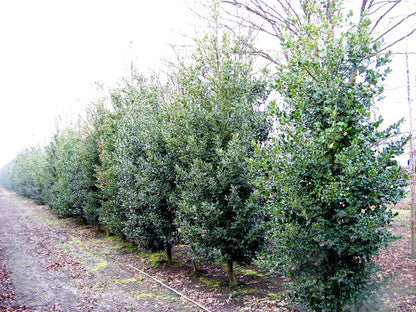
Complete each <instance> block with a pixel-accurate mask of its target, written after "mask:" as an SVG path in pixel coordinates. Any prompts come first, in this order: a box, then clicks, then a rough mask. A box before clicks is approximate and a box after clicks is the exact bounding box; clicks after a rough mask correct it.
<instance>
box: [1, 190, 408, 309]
mask: <svg viewBox="0 0 416 312" xmlns="http://www.w3.org/2000/svg"><path fill="white" fill-rule="evenodd" d="M408 206H409V205H408V202H406V200H404V201H402V202H401V203H399V204H398V205H396V206H395V209H396V211H399V212H403V213H400V215H399V217H397V219H396V220H395V222H394V225H393V226H392V227H391V228H390V230H391V231H392V232H393V233H394V234H395V235H401V239H399V240H397V241H395V242H393V243H391V244H390V245H389V248H387V249H385V250H381V251H380V257H379V258H378V259H377V261H376V262H377V263H378V264H379V265H380V267H381V271H380V272H379V273H380V274H382V275H384V276H390V277H389V279H388V280H387V282H386V284H385V285H383V287H382V288H381V289H380V291H379V293H378V296H376V297H375V298H370V300H369V301H368V302H367V303H365V306H364V307H365V309H363V311H375V310H376V308H375V307H379V308H380V309H379V311H386V312H387V311H393V312H398V311H400V312H416V260H414V259H409V240H410V234H409V231H408V227H409V220H410V219H409V213H408V210H407V211H406V209H408ZM135 250H136V248H135V246H133V245H132V244H129V243H127V242H122V241H120V240H119V239H117V238H116V237H111V236H110V237H105V236H104V235H103V234H97V233H96V232H95V231H94V229H93V228H92V227H91V226H86V225H83V224H82V223H80V222H77V220H75V219H71V218H61V217H59V216H57V215H55V214H54V213H52V212H51V210H50V208H49V207H46V206H39V205H35V204H34V203H33V201H31V200H28V199H24V198H21V197H18V196H17V195H15V194H14V193H12V192H8V191H6V190H4V189H2V188H0V312H2V311H7V312H12V311H13V312H17V311H82V312H84V311H143V312H147V311H150V312H152V311H161V312H163V311H181V312H187V311H189V312H196V311H202V310H201V309H200V308H198V307H197V306H196V305H194V304H192V303H190V302H189V301H187V300H185V299H183V298H181V297H179V296H178V295H176V294H174V293H173V292H171V291H169V290H167V289H166V288H163V287H161V286H160V285H159V284H157V283H156V282H154V281H153V280H151V279H149V278H147V277H145V276H144V275H142V274H141V273H139V272H137V271H135V270H134V269H132V267H131V266H134V267H136V268H139V269H142V270H144V271H146V272H147V273H149V274H151V275H152V276H155V277H157V278H158V279H159V280H161V281H163V282H164V283H165V284H168V285H169V286H170V287H173V288H175V289H177V290H178V291H180V292H181V293H184V294H185V295H187V296H188V297H190V298H191V299H193V300H195V301H196V302H198V303H200V304H202V305H203V306H205V307H207V308H209V310H210V311H212V312H234V311H251V312H254V311H262V312H276V311H278V312H283V311H296V309H292V308H291V307H290V306H289V305H288V303H287V300H286V298H285V288H284V279H283V277H281V276H280V277H279V276H274V277H270V276H268V275H266V274H263V273H264V272H263V271H259V268H258V267H256V266H254V265H253V266H249V267H241V266H237V265H236V272H237V278H238V280H239V283H240V285H239V287H238V289H235V290H231V289H229V288H228V286H227V278H226V275H225V273H224V270H223V268H222V266H221V265H218V264H205V265H204V266H203V270H202V272H201V273H200V274H199V275H194V274H192V262H191V261H190V260H189V259H188V257H187V254H186V247H185V246H177V247H175V248H174V259H176V262H175V264H174V265H172V266H165V265H166V263H164V261H163V260H161V259H163V255H161V254H146V253H139V252H137V251H135Z"/></svg>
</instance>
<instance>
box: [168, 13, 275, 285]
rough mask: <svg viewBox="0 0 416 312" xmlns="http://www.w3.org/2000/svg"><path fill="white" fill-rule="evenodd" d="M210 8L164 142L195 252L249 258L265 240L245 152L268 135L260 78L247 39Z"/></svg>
mask: <svg viewBox="0 0 416 312" xmlns="http://www.w3.org/2000/svg"><path fill="white" fill-rule="evenodd" d="M217 18H218V16H217V11H215V10H214V28H213V31H212V32H211V33H210V34H208V35H206V36H205V37H204V38H203V39H202V40H201V41H200V42H198V48H197V51H196V53H195V54H194V56H193V62H192V64H191V65H189V66H186V67H184V68H183V69H182V70H181V72H180V74H179V78H178V86H179V88H178V89H179V92H178V95H177V98H176V100H175V101H174V103H173V105H172V108H171V112H172V121H173V122H174V123H175V125H172V126H171V127H172V128H171V130H170V134H169V138H168V142H169V145H170V146H171V147H172V148H173V149H175V148H176V152H177V154H178V155H180V158H181V159H180V160H181V162H180V164H179V165H178V166H177V172H178V185H179V188H180V195H179V198H180V201H179V205H180V208H179V210H178V217H177V225H178V230H179V232H180V235H181V237H182V238H183V239H184V240H185V241H186V243H187V244H189V245H190V247H191V248H190V250H191V256H192V258H193V259H194V260H214V261H217V262H223V263H226V270H227V272H228V276H229V282H230V285H231V286H235V285H236V284H237V281H236V278H235V274H234V269H233V263H234V262H238V263H242V264H247V263H250V262H251V261H252V260H253V259H254V258H255V255H256V252H258V251H259V250H260V249H261V247H262V245H263V228H262V223H263V222H264V218H265V215H264V212H263V209H262V206H261V205H260V204H259V202H257V201H256V200H253V196H252V195H253V192H254V185H253V182H252V180H253V173H252V172H251V171H250V170H249V165H248V161H247V158H249V157H251V156H252V155H253V153H254V149H253V147H252V141H261V140H262V139H264V138H265V137H266V136H267V130H268V127H267V122H266V119H265V116H264V115H263V113H262V112H261V111H260V110H259V105H260V104H261V103H263V101H264V95H265V91H266V90H265V81H264V80H263V79H262V77H261V76H259V77H256V76H255V75H254V74H253V68H252V62H251V60H250V58H248V57H247V56H246V54H245V53H246V52H247V51H246V50H245V47H246V43H247V42H244V41H238V40H237V38H233V37H232V36H231V35H230V34H229V33H226V32H224V31H223V29H222V28H221V26H220V24H219V23H218V19H217Z"/></svg>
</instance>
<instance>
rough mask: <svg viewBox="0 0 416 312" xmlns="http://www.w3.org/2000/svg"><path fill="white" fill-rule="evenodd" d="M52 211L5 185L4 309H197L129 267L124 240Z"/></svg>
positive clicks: (0, 223)
mask: <svg viewBox="0 0 416 312" xmlns="http://www.w3.org/2000/svg"><path fill="white" fill-rule="evenodd" d="M52 217H53V218H51V212H50V210H49V208H48V207H45V206H36V205H34V204H33V202H32V201H29V200H25V199H22V198H20V197H17V196H16V195H15V194H14V193H11V192H7V191H5V190H4V189H0V265H1V268H2V270H1V271H2V273H0V277H2V288H3V297H4V298H3V297H0V311H23V310H26V311H197V309H195V307H193V306H192V304H189V303H188V302H184V301H183V299H181V298H179V297H178V296H176V295H174V294H173V293H171V292H169V291H168V290H165V289H164V288H161V287H160V286H159V285H157V284H156V283H154V282H151V281H149V280H148V279H147V278H145V277H143V276H140V275H139V274H140V273H137V272H135V271H134V270H132V269H131V268H129V267H127V265H128V264H130V265H134V266H136V267H139V266H140V263H136V262H135V261H134V260H132V259H131V256H129V253H128V252H123V248H125V247H126V246H123V244H121V243H116V242H114V240H113V241H112V239H108V240H103V239H100V240H98V239H96V238H95V237H94V236H95V235H94V232H93V231H91V228H87V227H85V226H84V227H82V225H81V226H80V225H77V224H74V222H69V221H68V220H67V219H62V218H59V217H58V216H54V215H52ZM75 226H77V227H79V229H77V230H76V231H74V227H75ZM127 247H128V246H127ZM121 258H122V259H121ZM129 259H130V260H129ZM121 260H122V262H121Z"/></svg>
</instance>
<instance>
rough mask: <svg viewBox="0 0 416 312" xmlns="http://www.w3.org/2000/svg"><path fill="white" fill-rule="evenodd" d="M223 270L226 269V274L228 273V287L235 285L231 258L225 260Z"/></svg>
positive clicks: (235, 280)
mask: <svg viewBox="0 0 416 312" xmlns="http://www.w3.org/2000/svg"><path fill="white" fill-rule="evenodd" d="M225 270H226V271H227V274H228V283H229V286H230V288H233V287H236V286H237V279H236V277H235V274H234V266H233V261H232V260H227V263H226V267H225Z"/></svg>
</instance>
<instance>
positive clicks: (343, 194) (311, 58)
mask: <svg viewBox="0 0 416 312" xmlns="http://www.w3.org/2000/svg"><path fill="white" fill-rule="evenodd" d="M337 3H338V2H337ZM338 4H339V3H338ZM310 9H311V12H310V16H309V18H310V20H309V22H307V21H305V22H304V23H303V27H302V29H301V31H300V33H299V34H298V35H293V34H291V35H287V37H286V38H285V40H284V42H283V48H284V51H285V53H286V55H287V56H288V60H289V64H288V66H287V67H284V66H281V67H280V68H279V71H278V75H277V79H276V88H277V90H278V91H279V93H280V95H281V96H282V99H283V100H284V102H282V103H281V105H279V104H275V105H274V106H273V108H272V113H273V114H274V116H276V118H277V120H278V123H279V133H278V136H277V137H276V138H275V139H274V140H272V142H271V144H270V145H269V148H267V149H259V151H258V152H259V155H261V157H263V159H261V160H259V163H260V165H261V166H262V167H263V168H264V169H265V170H268V172H269V173H268V176H267V178H265V179H261V180H259V181H258V182H259V186H260V187H262V188H263V189H264V191H265V192H266V194H268V197H269V201H268V209H269V211H270V213H271V214H273V215H274V220H273V222H272V223H271V227H270V232H271V235H272V238H271V245H272V246H271V247H272V248H273V252H272V253H271V254H269V255H268V256H267V257H266V258H267V259H269V260H270V262H271V264H272V265H275V266H278V269H281V270H283V272H284V273H285V274H286V275H287V276H288V277H290V278H291V281H292V282H291V284H290V286H291V295H292V299H293V300H295V301H299V302H300V303H301V304H302V305H304V306H305V307H306V308H307V309H308V310H314V311H342V310H343V309H344V308H346V307H348V306H350V307H351V306H352V305H354V304H358V303H359V302H360V301H361V300H362V299H364V298H365V296H367V295H368V294H369V292H370V291H371V289H372V287H373V286H374V285H373V284H374V279H373V278H372V277H373V273H374V272H375V271H376V267H375V265H374V263H373V261H372V259H373V256H375V255H377V253H378V250H379V248H382V247H384V246H386V244H387V242H388V241H390V240H392V239H393V237H392V235H391V234H390V233H389V232H388V230H387V226H388V225H389V224H390V223H391V221H392V218H393V214H392V212H391V211H390V210H389V209H387V208H386V204H387V203H395V202H397V201H398V200H399V199H400V198H401V197H402V196H403V195H404V192H403V187H404V179H403V177H402V176H401V174H400V167H399V165H398V164H397V162H396V161H395V160H394V157H395V156H397V155H399V154H401V153H402V152H403V146H404V144H405V143H406V141H407V139H406V138H396V139H394V137H395V135H396V134H397V133H398V126H399V123H398V124H395V125H393V126H391V127H389V128H387V129H386V130H382V131H381V130H378V129H379V127H380V126H381V122H382V121H381V120H378V121H372V120H371V119H370V109H371V107H372V105H373V101H374V100H375V99H376V98H377V97H378V96H379V95H380V94H381V92H382V85H381V83H382V80H383V79H384V76H385V73H386V72H387V71H384V72H383V71H382V68H383V66H384V65H385V64H386V63H387V61H388V60H387V57H379V56H378V55H377V44H376V45H372V44H371V43H370V42H371V41H370V38H369V35H368V25H367V24H366V23H364V22H363V23H362V24H361V25H360V27H356V28H354V31H349V32H347V33H336V32H335V30H334V29H342V27H343V26H344V24H343V22H342V20H341V19H338V18H336V17H335V16H336V14H332V15H331V14H329V13H331V12H329V13H328V11H331V10H332V12H336V10H337V9H338V7H336V6H334V7H330V9H328V8H326V7H325V6H323V5H316V6H314V7H313V8H310Z"/></svg>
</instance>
